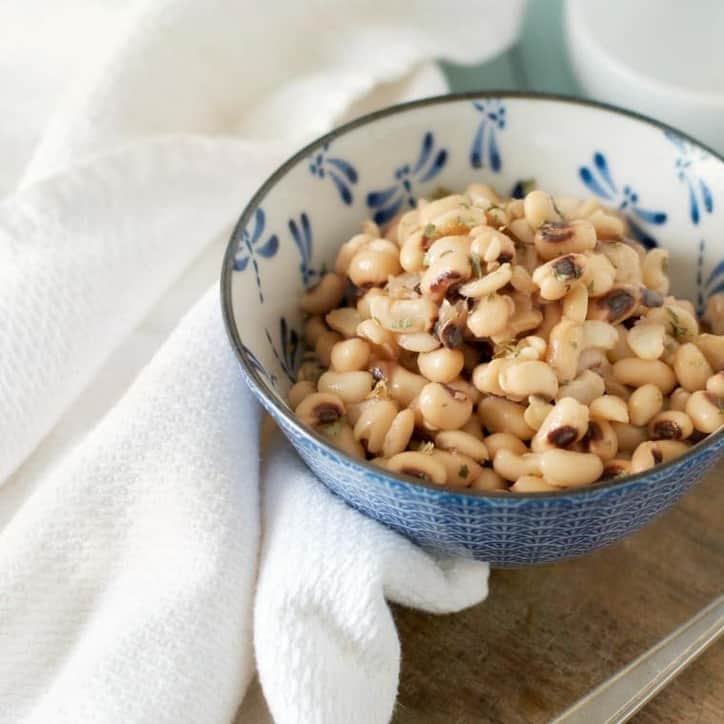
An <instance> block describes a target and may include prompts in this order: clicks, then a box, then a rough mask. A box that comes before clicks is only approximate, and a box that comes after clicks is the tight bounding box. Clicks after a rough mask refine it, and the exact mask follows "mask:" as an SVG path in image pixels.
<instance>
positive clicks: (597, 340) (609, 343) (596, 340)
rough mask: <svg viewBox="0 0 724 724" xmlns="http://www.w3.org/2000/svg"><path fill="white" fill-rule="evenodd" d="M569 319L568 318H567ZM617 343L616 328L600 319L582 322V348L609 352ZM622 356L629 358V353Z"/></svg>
mask: <svg viewBox="0 0 724 724" xmlns="http://www.w3.org/2000/svg"><path fill="white" fill-rule="evenodd" d="M569 319H570V317H569ZM618 341H619V335H618V328H617V327H614V326H613V325H612V324H610V323H609V322H605V321H603V320H601V319H587V320H586V321H585V322H583V348H584V349H589V348H590V347H596V348H597V349H604V350H611V349H614V348H615V347H616V345H617V343H618ZM626 352H627V354H625V355H622V356H626V357H629V356H630V354H631V353H630V352H629V351H628V349H627V350H626Z"/></svg>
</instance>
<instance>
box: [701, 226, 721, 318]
mask: <svg viewBox="0 0 724 724" xmlns="http://www.w3.org/2000/svg"><path fill="white" fill-rule="evenodd" d="M704 250H705V241H704V239H702V240H701V241H700V242H699V259H698V267H697V271H696V286H697V289H698V295H697V300H696V301H697V311H698V312H699V314H703V312H704V306H705V304H706V300H707V299H709V297H712V296H714V294H722V293H724V259H722V260H720V261H719V262H718V263H717V264H716V265H715V266H714V268H713V269H712V270H711V272H709V276H708V277H707V278H706V280H705V279H704Z"/></svg>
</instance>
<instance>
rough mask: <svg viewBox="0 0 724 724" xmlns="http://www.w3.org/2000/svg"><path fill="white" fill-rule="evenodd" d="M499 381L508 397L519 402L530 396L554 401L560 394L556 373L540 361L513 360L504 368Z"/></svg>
mask: <svg viewBox="0 0 724 724" xmlns="http://www.w3.org/2000/svg"><path fill="white" fill-rule="evenodd" d="M498 381H499V384H500V387H501V389H502V390H503V392H504V393H505V394H506V396H508V397H510V399H515V400H519V401H520V400H523V399H525V398H526V397H529V396H530V395H539V396H541V397H544V398H545V399H547V400H553V399H555V397H556V394H558V378H557V377H556V373H555V372H554V371H553V369H552V368H551V367H550V365H547V364H546V363H545V362H541V361H540V360H524V361H522V362H518V361H516V360H513V361H511V362H510V363H509V364H507V365H504V366H503V368H502V369H501V371H500V374H499V375H498Z"/></svg>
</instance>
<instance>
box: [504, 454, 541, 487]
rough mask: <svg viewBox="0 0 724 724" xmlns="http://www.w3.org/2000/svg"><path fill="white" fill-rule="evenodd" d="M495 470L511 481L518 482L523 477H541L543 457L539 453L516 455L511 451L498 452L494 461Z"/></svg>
mask: <svg viewBox="0 0 724 724" xmlns="http://www.w3.org/2000/svg"><path fill="white" fill-rule="evenodd" d="M493 470H495V472H496V473H498V475H500V476H501V477H502V478H505V479H506V480H510V481H514V480H517V479H518V478H520V477H521V476H523V475H540V474H541V457H540V455H539V454H538V453H524V454H523V455H516V454H515V453H513V452H511V451H510V450H505V449H503V450H498V453H497V455H496V456H495V459H494V460H493Z"/></svg>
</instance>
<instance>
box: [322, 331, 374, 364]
mask: <svg viewBox="0 0 724 724" xmlns="http://www.w3.org/2000/svg"><path fill="white" fill-rule="evenodd" d="M369 359H370V346H369V344H368V343H367V342H365V341H364V340H363V339H360V338H359V337H353V338H352V339H345V340H343V341H342V342H337V344H335V345H334V347H332V352H331V353H330V360H331V363H332V369H333V370H335V371H337V372H353V371H355V370H363V369H365V367H366V366H367V363H368V362H369Z"/></svg>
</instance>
